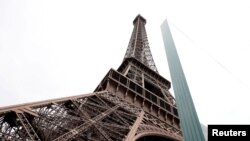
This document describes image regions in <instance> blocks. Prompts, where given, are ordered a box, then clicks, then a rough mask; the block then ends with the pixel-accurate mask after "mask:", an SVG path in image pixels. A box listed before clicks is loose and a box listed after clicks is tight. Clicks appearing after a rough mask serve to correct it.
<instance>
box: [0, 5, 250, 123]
mask: <svg viewBox="0 0 250 141" xmlns="http://www.w3.org/2000/svg"><path fill="white" fill-rule="evenodd" d="M138 14H141V15H142V16H143V17H145V18H146V19H147V24H146V30H147V35H148V40H149V45H150V48H151V51H152V54H153V58H154V61H155V64H156V66H157V69H158V71H159V73H160V74H161V75H162V76H164V77H165V78H166V79H168V80H170V81H171V79H170V74H169V70H168V64H167V60H166V55H165V49H164V46H163V40H162V36H161V35H162V34H161V30H160V25H161V24H162V23H163V21H164V20H165V19H166V18H167V19H168V21H169V25H170V29H171V32H172V34H173V38H174V41H175V44H176V48H177V50H178V53H179V56H180V59H181V62H182V65H183V70H184V72H185V75H186V78H187V81H188V85H189V88H190V91H191V95H192V97H193V100H194V104H195V106H196V110H197V113H198V116H199V119H200V121H201V122H202V123H204V124H250V112H249V110H248V109H249V107H250V102H249V100H250V74H249V72H250V67H249V60H250V18H249V17H250V16H249V14H250V2H249V1H248V0H245V1H243V0H234V1H230V0H225V1H223V0H220V1H219V0H207V1H204V0H196V1H195V0H189V1H187V0H185V1H184V0H183V1H180V0H179V1H178V0H175V1H170V0H157V1H153V0H151V1H148V0H126V1H118V0H105V1H103V0H91V1H88V2H86V1H83V0H79V1H78V0H73V1H72V0H67V1H66V0H43V1H31V0H30V1H25V0H22V1H18V0H2V1H0V94H1V97H0V106H1V107H2V106H8V105H13V104H20V103H24V102H32V101H40V100H46V99H51V98H57V97H64V96H71V95H78V94H84V93H91V92H93V90H94V89H95V88H96V87H97V85H98V84H99V82H100V81H101V80H102V79H103V77H104V76H105V74H106V73H107V72H108V71H109V69H110V68H114V69H117V68H118V67H119V65H120V64H121V62H122V60H123V57H124V55H125V52H126V49H127V46H128V42H129V39H130V36H131V33H132V30H133V24H132V21H133V19H134V18H135V17H136V16H137V15H138ZM171 92H172V93H173V89H171Z"/></svg>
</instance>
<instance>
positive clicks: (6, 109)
mask: <svg viewBox="0 0 250 141" xmlns="http://www.w3.org/2000/svg"><path fill="white" fill-rule="evenodd" d="M103 92H107V91H100V92H94V93H89V94H81V95H76V96H70V97H63V98H56V99H49V100H44V101H37V102H30V103H25V104H18V105H12V106H6V107H0V115H1V113H4V112H9V111H15V110H16V109H22V108H33V107H37V106H43V105H48V104H51V103H59V102H63V101H65V100H69V99H78V98H85V97H89V96H92V95H96V94H99V93H103Z"/></svg>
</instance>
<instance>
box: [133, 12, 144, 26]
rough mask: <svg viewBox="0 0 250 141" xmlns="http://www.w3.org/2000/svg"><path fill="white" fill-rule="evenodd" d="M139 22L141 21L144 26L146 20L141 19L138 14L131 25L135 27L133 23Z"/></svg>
mask: <svg viewBox="0 0 250 141" xmlns="http://www.w3.org/2000/svg"><path fill="white" fill-rule="evenodd" d="M139 20H141V21H142V22H143V23H144V24H146V23H147V20H146V19H145V18H143V17H142V16H141V15H140V14H138V15H137V16H136V17H135V19H134V21H133V24H134V25H135V23H136V22H137V21H139Z"/></svg>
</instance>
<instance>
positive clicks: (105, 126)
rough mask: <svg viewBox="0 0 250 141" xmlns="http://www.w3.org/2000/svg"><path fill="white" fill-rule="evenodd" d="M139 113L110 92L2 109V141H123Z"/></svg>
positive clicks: (0, 116)
mask: <svg viewBox="0 0 250 141" xmlns="http://www.w3.org/2000/svg"><path fill="white" fill-rule="evenodd" d="M27 109H29V110H27ZM139 113H140V110H139V109H138V108H136V107H134V106H133V105H130V104H128V103H126V102H125V101H123V100H120V99H119V98H118V97H115V95H113V94H111V93H109V92H107V91H102V92H97V93H94V95H91V96H81V97H72V98H65V99H62V100H60V101H57V100H51V101H47V102H40V103H35V104H27V105H25V106H17V107H13V108H9V109H8V110H3V109H0V139H3V140H31V141H40V140H44V141H48V140H50V141H51V140H53V141H66V140H77V141H78V140H100V141H101V140H105V141H106V140H109V141H112V140H123V139H124V138H125V137H126V136H127V134H128V133H129V131H130V126H132V125H133V124H134V122H135V120H136V118H137V116H138V114H139Z"/></svg>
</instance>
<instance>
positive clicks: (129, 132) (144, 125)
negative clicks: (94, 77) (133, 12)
mask: <svg viewBox="0 0 250 141" xmlns="http://www.w3.org/2000/svg"><path fill="white" fill-rule="evenodd" d="M133 23H134V30H133V33H132V37H131V40H130V43H129V47H128V50H127V52H126V55H125V58H124V60H123V62H122V64H121V66H120V67H119V68H118V69H117V70H114V69H110V71H109V72H108V73H107V75H106V76H105V77H104V79H103V80H102V81H101V83H100V84H99V85H98V86H97V88H96V89H95V91H94V92H93V93H90V94H84V95H78V96H72V97H65V98H60V99H53V100H47V101H41V102H35V103H27V104H22V105H16V106H9V107H3V108H0V139H1V140H3V141H7V140H25V141H68V140H73V141H85V140H88V141H104V140H105V141H106V140H108V141H135V140H136V141H142V140H144V141H147V140H160V141H181V140H183V139H182V132H181V130H180V123H179V117H178V113H177V108H176V105H175V100H174V98H173V96H172V95H171V94H170V93H169V88H170V82H169V81H168V80H166V79H165V78H163V77H162V76H160V75H159V74H158V72H157V69H156V67H155V63H154V61H153V58H152V55H151V53H150V49H149V45H148V40H147V36H146V31H145V23H146V20H145V19H144V18H143V17H141V16H140V15H138V16H137V17H136V18H135V20H134V22H133Z"/></svg>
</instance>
